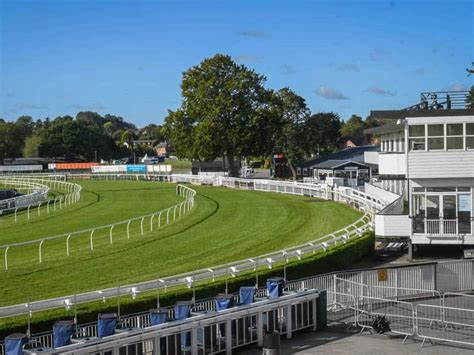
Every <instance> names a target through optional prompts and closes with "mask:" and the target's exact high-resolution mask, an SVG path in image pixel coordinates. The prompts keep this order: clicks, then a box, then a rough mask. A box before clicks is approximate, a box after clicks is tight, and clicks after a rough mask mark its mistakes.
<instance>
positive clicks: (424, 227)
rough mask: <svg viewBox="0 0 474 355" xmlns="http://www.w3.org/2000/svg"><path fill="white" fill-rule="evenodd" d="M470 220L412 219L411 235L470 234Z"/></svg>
mask: <svg viewBox="0 0 474 355" xmlns="http://www.w3.org/2000/svg"><path fill="white" fill-rule="evenodd" d="M472 220H473V219H472V218H438V219H428V218H423V217H414V218H413V233H415V234H427V235H432V236H446V235H447V236H456V235H460V234H471V221H472Z"/></svg>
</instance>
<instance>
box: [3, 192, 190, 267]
mask: <svg viewBox="0 0 474 355" xmlns="http://www.w3.org/2000/svg"><path fill="white" fill-rule="evenodd" d="M74 185H76V184H74ZM78 186H80V185H78ZM176 194H177V195H178V196H182V197H184V201H183V202H180V203H178V204H175V205H173V206H171V207H169V208H167V209H164V210H160V211H157V212H154V213H151V214H147V215H144V216H140V217H135V218H131V219H127V220H125V221H120V222H116V223H111V224H107V225H103V226H98V227H94V228H89V229H84V230H81V231H75V232H71V233H65V234H61V235H56V236H52V237H44V238H39V239H35V240H31V241H26V242H19V243H11V244H6V245H0V249H4V250H5V251H4V265H5V270H8V268H9V263H8V251H9V250H10V248H18V247H24V246H28V245H38V262H39V263H42V261H43V244H44V242H50V241H55V240H61V239H65V241H66V243H65V251H66V256H69V255H70V253H71V250H70V247H69V246H70V239H71V238H72V237H74V236H79V235H80V236H81V237H83V238H84V237H87V238H88V239H89V241H90V243H89V244H90V250H91V251H92V250H94V233H95V232H96V231H99V230H107V231H108V236H109V241H110V244H113V236H114V228H115V227H116V226H119V225H124V226H126V233H127V239H130V225H131V223H132V222H134V221H139V222H140V234H141V235H143V234H144V232H145V227H146V226H145V220H146V221H147V222H148V226H149V228H150V231H151V232H152V231H153V227H154V225H155V224H154V223H156V227H157V228H158V229H159V228H161V225H162V223H163V224H164V223H165V221H166V225H168V224H170V223H171V220H172V221H173V222H174V221H176V219H177V218H180V217H181V216H182V215H184V214H185V213H186V212H188V211H189V210H190V209H192V208H193V207H194V197H195V195H196V191H195V190H193V189H190V188H189V187H187V186H183V185H176ZM71 196H72V195H71ZM60 201H61V200H60ZM66 201H67V198H66ZM28 210H29V209H28ZM162 215H163V221H162ZM155 217H156V222H154V219H155Z"/></svg>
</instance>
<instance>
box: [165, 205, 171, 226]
mask: <svg viewBox="0 0 474 355" xmlns="http://www.w3.org/2000/svg"><path fill="white" fill-rule="evenodd" d="M166 224H167V225H168V224H170V209H169V208H168V209H167V210H166Z"/></svg>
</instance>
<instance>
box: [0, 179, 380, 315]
mask: <svg viewBox="0 0 474 355" xmlns="http://www.w3.org/2000/svg"><path fill="white" fill-rule="evenodd" d="M69 176H70V177H71V178H87V179H101V180H102V179H103V180H107V179H110V180H112V179H131V180H136V179H147V180H162V181H173V182H176V183H182V182H187V183H195V184H212V185H215V186H227V187H233V188H243V189H255V190H260V191H269V192H281V193H289V194H297V195H306V196H314V197H319V198H324V199H332V200H336V201H340V202H343V203H346V204H349V205H351V206H353V207H354V208H358V209H360V210H362V211H364V212H365V213H364V215H363V216H362V217H361V218H360V219H358V220H357V221H356V222H354V223H352V224H350V225H348V226H346V227H344V228H342V229H340V230H338V231H334V232H333V233H330V234H328V235H325V236H323V237H319V238H317V239H315V240H312V241H308V242H307V243H304V244H301V245H297V246H294V247H290V248H287V249H284V250H279V251H275V252H271V253H267V254H263V255H259V256H257V257H255V258H251V259H245V260H238V261H234V262H229V263H227V264H223V265H216V266H210V267H207V268H205V269H201V270H196V271H194V272H188V273H184V274H180V275H173V276H169V277H166V278H162V279H160V280H150V281H146V282H141V283H136V284H132V285H127V286H122V287H119V288H117V287H114V288H109V289H104V290H100V293H99V292H98V291H99V290H97V291H92V292H87V293H82V294H78V295H75V296H74V297H75V298H76V299H77V302H78V303H86V302H91V301H95V300H100V299H103V298H110V297H117V296H118V295H127V294H128V295H131V294H132V293H133V292H143V291H147V290H153V289H155V288H156V285H157V283H162V286H163V287H173V286H180V285H190V284H193V283H194V282H197V281H210V280H214V279H215V278H218V277H225V276H226V275H236V274H237V273H240V272H244V271H253V270H258V269H259V268H261V267H265V268H267V267H268V268H271V267H272V265H273V264H276V263H288V262H289V261H291V260H301V259H302V258H303V257H304V256H305V255H311V254H314V253H315V252H316V251H318V250H323V251H325V250H327V249H328V248H330V247H331V246H334V245H337V244H341V243H346V242H347V241H348V240H350V239H351V238H355V237H358V236H361V235H362V234H363V233H364V232H365V231H366V230H368V229H370V228H372V217H373V214H374V212H375V211H378V210H379V209H380V208H383V204H382V202H381V201H380V200H378V199H374V198H373V197H371V196H369V195H367V194H364V193H363V192H360V191H357V190H354V189H351V188H340V189H335V190H328V189H322V188H321V186H318V185H313V184H301V183H296V182H282V181H271V180H257V179H256V180H246V179H234V178H226V177H220V176H218V177H209V176H198V175H164V176H159V175H156V176H151V175H139V174H128V175H127V174H100V175H94V174H71V175H69ZM183 188H184V187H183ZM193 191H194V190H193ZM185 203H186V202H183V203H181V204H179V206H181V205H183V206H184V204H185ZM188 204H189V206H190V207H192V205H193V204H194V194H193V195H192V199H191V200H190V202H188ZM189 206H188V207H187V209H188V208H189ZM177 208H178V206H175V207H174V208H173V216H174V217H175V216H176V213H177V212H176V211H177ZM180 210H181V208H179V211H180ZM161 213H163V211H161ZM156 215H157V213H153V214H150V215H148V216H145V217H149V218H150V227H151V228H152V223H151V222H152V218H153V216H156ZM169 215H170V209H168V210H167V218H170V217H169ZM158 216H160V215H159V213H158ZM139 220H140V223H141V229H142V230H143V228H144V226H143V223H144V220H145V218H144V217H141V218H139ZM159 221H161V218H160V217H158V218H157V222H158V223H160V222H159ZM119 223H129V222H128V221H123V222H119ZM117 224H118V223H115V224H113V225H107V226H102V227H101V228H109V229H110V232H109V233H110V240H111V242H112V238H113V226H114V225H117ZM94 230H97V228H95V229H90V230H88V231H87V232H90V239H91V249H93V244H92V240H93V234H94ZM84 232H85V231H80V232H75V233H70V234H64V235H60V236H55V237H50V238H43V239H40V240H36V241H33V242H25V243H16V244H11V245H9V246H3V248H4V249H7V248H9V247H17V246H21V245H26V244H31V243H36V244H37V245H38V260H39V262H41V260H42V247H43V243H44V242H45V241H47V240H52V239H60V238H64V239H65V241H66V245H65V248H66V252H68V251H69V247H68V245H69V244H68V243H69V239H70V238H71V237H72V236H73V235H74V234H76V233H82V234H84ZM0 248H2V247H0ZM4 255H5V268H6V269H7V268H8V250H5V253H4ZM71 297H72V296H71V295H69V296H64V297H58V298H55V299H49V300H42V301H36V302H31V303H30V304H29V305H28V307H25V305H24V304H19V305H12V306H5V307H1V308H0V318H1V317H10V316H14V315H18V314H24V313H25V312H26V311H27V310H29V311H31V312H35V311H42V310H47V309H51V308H57V307H63V306H64V304H65V302H66V300H70V299H71Z"/></svg>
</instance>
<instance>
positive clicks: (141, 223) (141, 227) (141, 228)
mask: <svg viewBox="0 0 474 355" xmlns="http://www.w3.org/2000/svg"><path fill="white" fill-rule="evenodd" d="M144 220H145V217H142V220H141V221H140V231H141V234H142V235H143V221H144Z"/></svg>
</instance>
